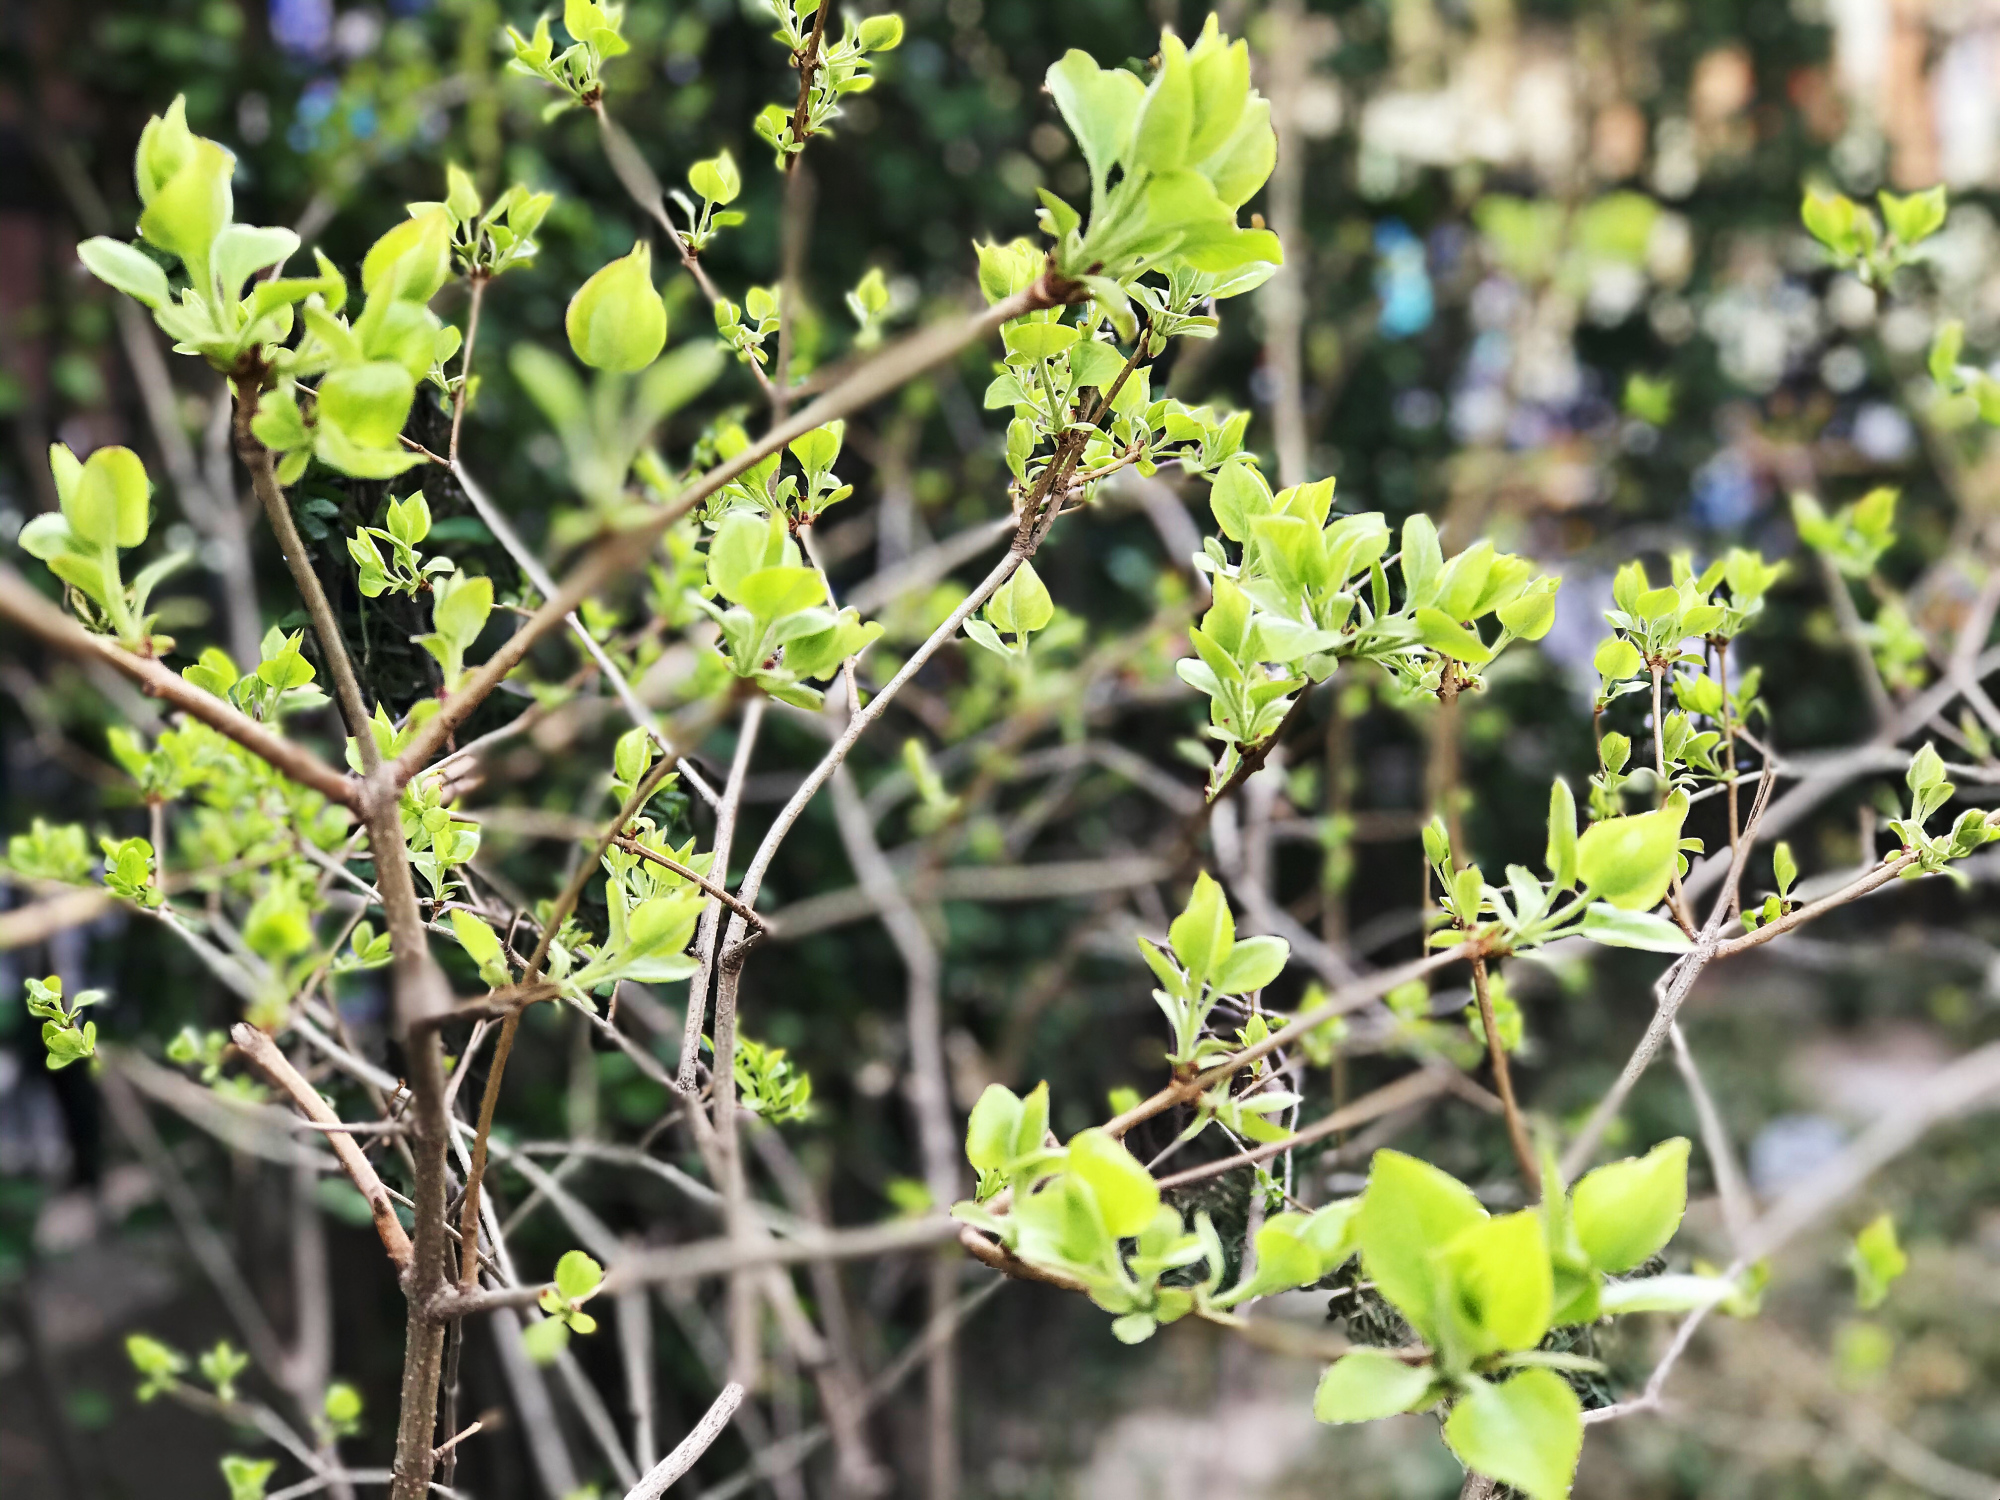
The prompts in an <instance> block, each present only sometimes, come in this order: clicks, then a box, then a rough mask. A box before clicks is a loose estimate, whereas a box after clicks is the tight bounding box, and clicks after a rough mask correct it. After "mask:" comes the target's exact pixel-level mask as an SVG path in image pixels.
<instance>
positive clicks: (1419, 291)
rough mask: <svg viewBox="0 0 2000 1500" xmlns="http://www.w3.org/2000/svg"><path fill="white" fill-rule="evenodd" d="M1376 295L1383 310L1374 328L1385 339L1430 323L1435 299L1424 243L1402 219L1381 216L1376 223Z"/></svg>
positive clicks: (1404, 335) (1406, 334) (1403, 336)
mask: <svg viewBox="0 0 2000 1500" xmlns="http://www.w3.org/2000/svg"><path fill="white" fill-rule="evenodd" d="M1375 253H1376V254H1377V255H1379V256H1380V257H1381V264H1380V265H1378V266H1376V268H1375V295H1376V296H1377V297H1379V298H1380V299H1381V302H1382V313H1381V316H1380V318H1379V319H1378V320H1377V322H1376V331H1377V332H1378V333H1380V334H1381V335H1382V337H1383V338H1385V339H1406V338H1409V337H1410V336H1411V335H1412V334H1417V333H1422V332H1423V331H1424V330H1425V329H1426V328H1428V327H1430V326H1431V318H1432V316H1433V315H1434V313H1435V312H1436V302H1435V300H1434V298H1433V297H1432V295H1431V278H1430V273H1429V271H1427V270H1426V269H1425V266H1424V259H1425V257H1424V244H1423V241H1422V240H1420V239H1418V238H1417V237H1416V236H1415V235H1414V234H1412V233H1410V228H1409V226H1408V225H1407V224H1405V223H1404V222H1403V221H1402V220H1401V219H1384V220H1383V221H1382V222H1381V223H1380V224H1377V225H1376V226H1375Z"/></svg>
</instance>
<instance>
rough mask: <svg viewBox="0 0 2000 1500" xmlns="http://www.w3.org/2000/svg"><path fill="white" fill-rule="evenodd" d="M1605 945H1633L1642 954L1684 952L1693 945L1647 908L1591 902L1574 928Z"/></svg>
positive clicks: (1619, 946) (1616, 946) (1685, 936)
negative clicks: (1642, 909)
mask: <svg viewBox="0 0 2000 1500" xmlns="http://www.w3.org/2000/svg"><path fill="white" fill-rule="evenodd" d="M1578 931H1579V932H1581V933H1582V934H1583V936H1585V937H1587V938H1589V939H1590V940H1591V941H1592V942H1594V943H1603V944H1604V945H1605V946H1606V947H1608V948H1636V949H1638V950H1640V951H1641V952H1643V953H1685V952H1687V951H1688V949H1690V948H1692V947H1693V946H1694V944H1693V943H1692V942H1690V941H1689V940H1688V935H1687V934H1686V933H1685V932H1682V931H1681V930H1680V928H1678V927H1676V926H1675V925H1674V924H1673V923H1672V922H1670V921H1668V920H1667V919H1666V918H1665V917H1662V916H1659V915H1657V914H1655V913H1653V912H1649V911H1620V910H1619V909H1618V908H1617V907H1615V906H1612V905H1611V904H1610V903H1608V902H1604V901H1593V902H1591V903H1590V905H1589V906H1588V907H1587V908H1586V909H1585V910H1584V913H1583V925H1582V926H1581V927H1580V928H1579V929H1578Z"/></svg>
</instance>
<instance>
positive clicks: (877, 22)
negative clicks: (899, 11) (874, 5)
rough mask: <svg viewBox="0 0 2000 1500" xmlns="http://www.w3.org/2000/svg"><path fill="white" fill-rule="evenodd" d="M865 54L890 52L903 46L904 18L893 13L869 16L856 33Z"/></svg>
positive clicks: (856, 38)
mask: <svg viewBox="0 0 2000 1500" xmlns="http://www.w3.org/2000/svg"><path fill="white" fill-rule="evenodd" d="M855 40H856V41H857V42H859V43H860V46H861V50H862V51H863V52H890V51H893V50H894V49H895V48H897V47H900V46H902V44H903V18H902V17H901V16H899V15H896V14H894V13H893V12H892V13H891V14H889V15H882V16H869V17H868V18H867V19H866V20H864V21H863V22H862V23H861V29H860V30H859V31H858V32H856V33H855Z"/></svg>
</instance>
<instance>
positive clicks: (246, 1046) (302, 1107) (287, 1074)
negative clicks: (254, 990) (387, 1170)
mask: <svg viewBox="0 0 2000 1500" xmlns="http://www.w3.org/2000/svg"><path fill="white" fill-rule="evenodd" d="M229 1039H230V1040H231V1041H232V1042H234V1043H235V1044H236V1046H237V1049H238V1050H239V1051H240V1052H242V1054H243V1055H244V1056H245V1057H247V1058H248V1059H249V1060H250V1062H251V1064H252V1065H253V1066H254V1067H255V1068H256V1069H257V1071H258V1072H260V1073H262V1074H263V1075H264V1076H265V1077H266V1078H268V1079H269V1080H270V1081H271V1084H272V1086H273V1087H274V1088H276V1089H277V1090H278V1091H279V1092H280V1093H282V1094H283V1095H284V1096H285V1097H286V1098H288V1099H290V1100H291V1101H292V1103H293V1104H295V1105H296V1106H298V1109H299V1112H300V1113H301V1114H303V1115H304V1116H305V1117H306V1118H307V1119H309V1120H312V1121H314V1122H315V1123H317V1124H319V1125H323V1126H328V1127H336V1129H330V1130H329V1132H328V1134H327V1138H326V1139H327V1144H328V1145H330V1146H332V1147H333V1154H334V1155H335V1156H337V1157H339V1158H340V1165H341V1167H342V1168H343V1169H344V1170H345V1171H346V1173H347V1175H348V1177H349V1178H350V1179H352V1181H353V1183H354V1186H355V1188H356V1189H357V1190H359V1192H360V1194H361V1196H362V1197H363V1198H364V1199H365V1200H367V1203H368V1212H369V1215H370V1217H372V1218H373V1219H374V1220H375V1232H376V1234H378V1235H380V1236H381V1238H382V1248H383V1249H384V1250H387V1251H388V1252H389V1259H390V1260H392V1261H394V1262H395V1264H396V1270H397V1271H398V1272H399V1273H407V1272H408V1271H409V1269H410V1264H411V1255H412V1250H411V1245H410V1237H409V1235H408V1234H407V1233H405V1232H404V1230H403V1221H402V1220H401V1219H399V1218H397V1217H396V1205H395V1204H394V1203H393V1202H391V1201H390V1198H389V1189H388V1187H387V1185H385V1184H384V1183H383V1181H382V1178H381V1176H380V1174H378V1173H377V1172H376V1170H375V1164H374V1163H373V1162H371V1161H369V1159H368V1158H367V1157H366V1156H365V1155H363V1154H362V1151H361V1148H360V1147H359V1146H358V1145H356V1144H355V1143H354V1137H353V1136H351V1135H345V1134H340V1133H337V1127H338V1126H339V1125H340V1123H341V1121H340V1116H339V1115H337V1114H335V1113H334V1112H333V1110H332V1108H331V1107H330V1106H329V1105H328V1104H327V1102H326V1101H325V1100H324V1099H322V1098H320V1096H319V1093H318V1091H317V1090H316V1089H314V1088H313V1086H312V1085H311V1084H309V1083H307V1082H306V1080H305V1079H304V1077H303V1076H301V1074H300V1073H299V1070H298V1069H297V1068H294V1067H293V1066H292V1064H291V1059H289V1058H287V1057H286V1056H285V1054H284V1053H283V1052H281V1051H280V1050H279V1049H278V1044H277V1043H276V1042H274V1041H272V1040H271V1039H270V1037H268V1036H266V1035H265V1034H264V1033H263V1032H261V1031H259V1030H258V1029H257V1028H256V1027H255V1026H252V1025H251V1024H250V1023H249V1022H247V1021H238V1022H237V1023H236V1024H235V1025H234V1026H233V1027H231V1028H230V1031H229Z"/></svg>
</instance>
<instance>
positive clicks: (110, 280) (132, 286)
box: [76, 235, 168, 307]
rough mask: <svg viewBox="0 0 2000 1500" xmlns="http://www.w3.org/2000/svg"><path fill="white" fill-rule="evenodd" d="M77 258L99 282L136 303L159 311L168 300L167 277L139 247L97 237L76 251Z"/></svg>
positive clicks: (79, 246)
mask: <svg viewBox="0 0 2000 1500" xmlns="http://www.w3.org/2000/svg"><path fill="white" fill-rule="evenodd" d="M76 258H77V259H78V260H80V261H82V262H83V264H84V268H85V269H86V270H88V271H89V272H90V274H91V275H93V276H95V277H96V278H97V279H98V280H99V281H101V282H103V283H104V284H105V285H107V286H109V287H112V288H113V289H115V290H117V291H121V292H123V293H124V294H125V295H126V296H128V297H130V298H131V299H132V300H133V301H135V302H139V303H143V304H144V305H145V306H147V307H158V306H160V304H162V303H163V302H165V301H166V300H167V298H168V291H167V273H166V272H165V271H163V270H161V269H160V265H159V262H158V261H156V260H154V259H153V258H152V257H151V256H150V255H148V254H146V252H145V251H143V250H141V249H140V248H139V247H138V246H137V245H128V244H126V243H125V242H124V241H122V240H114V239H107V238H106V237H105V236H103V235H98V236H97V237H96V238H95V239H88V240H85V241H84V242H83V243H82V244H80V245H78V246H77V247H76Z"/></svg>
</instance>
